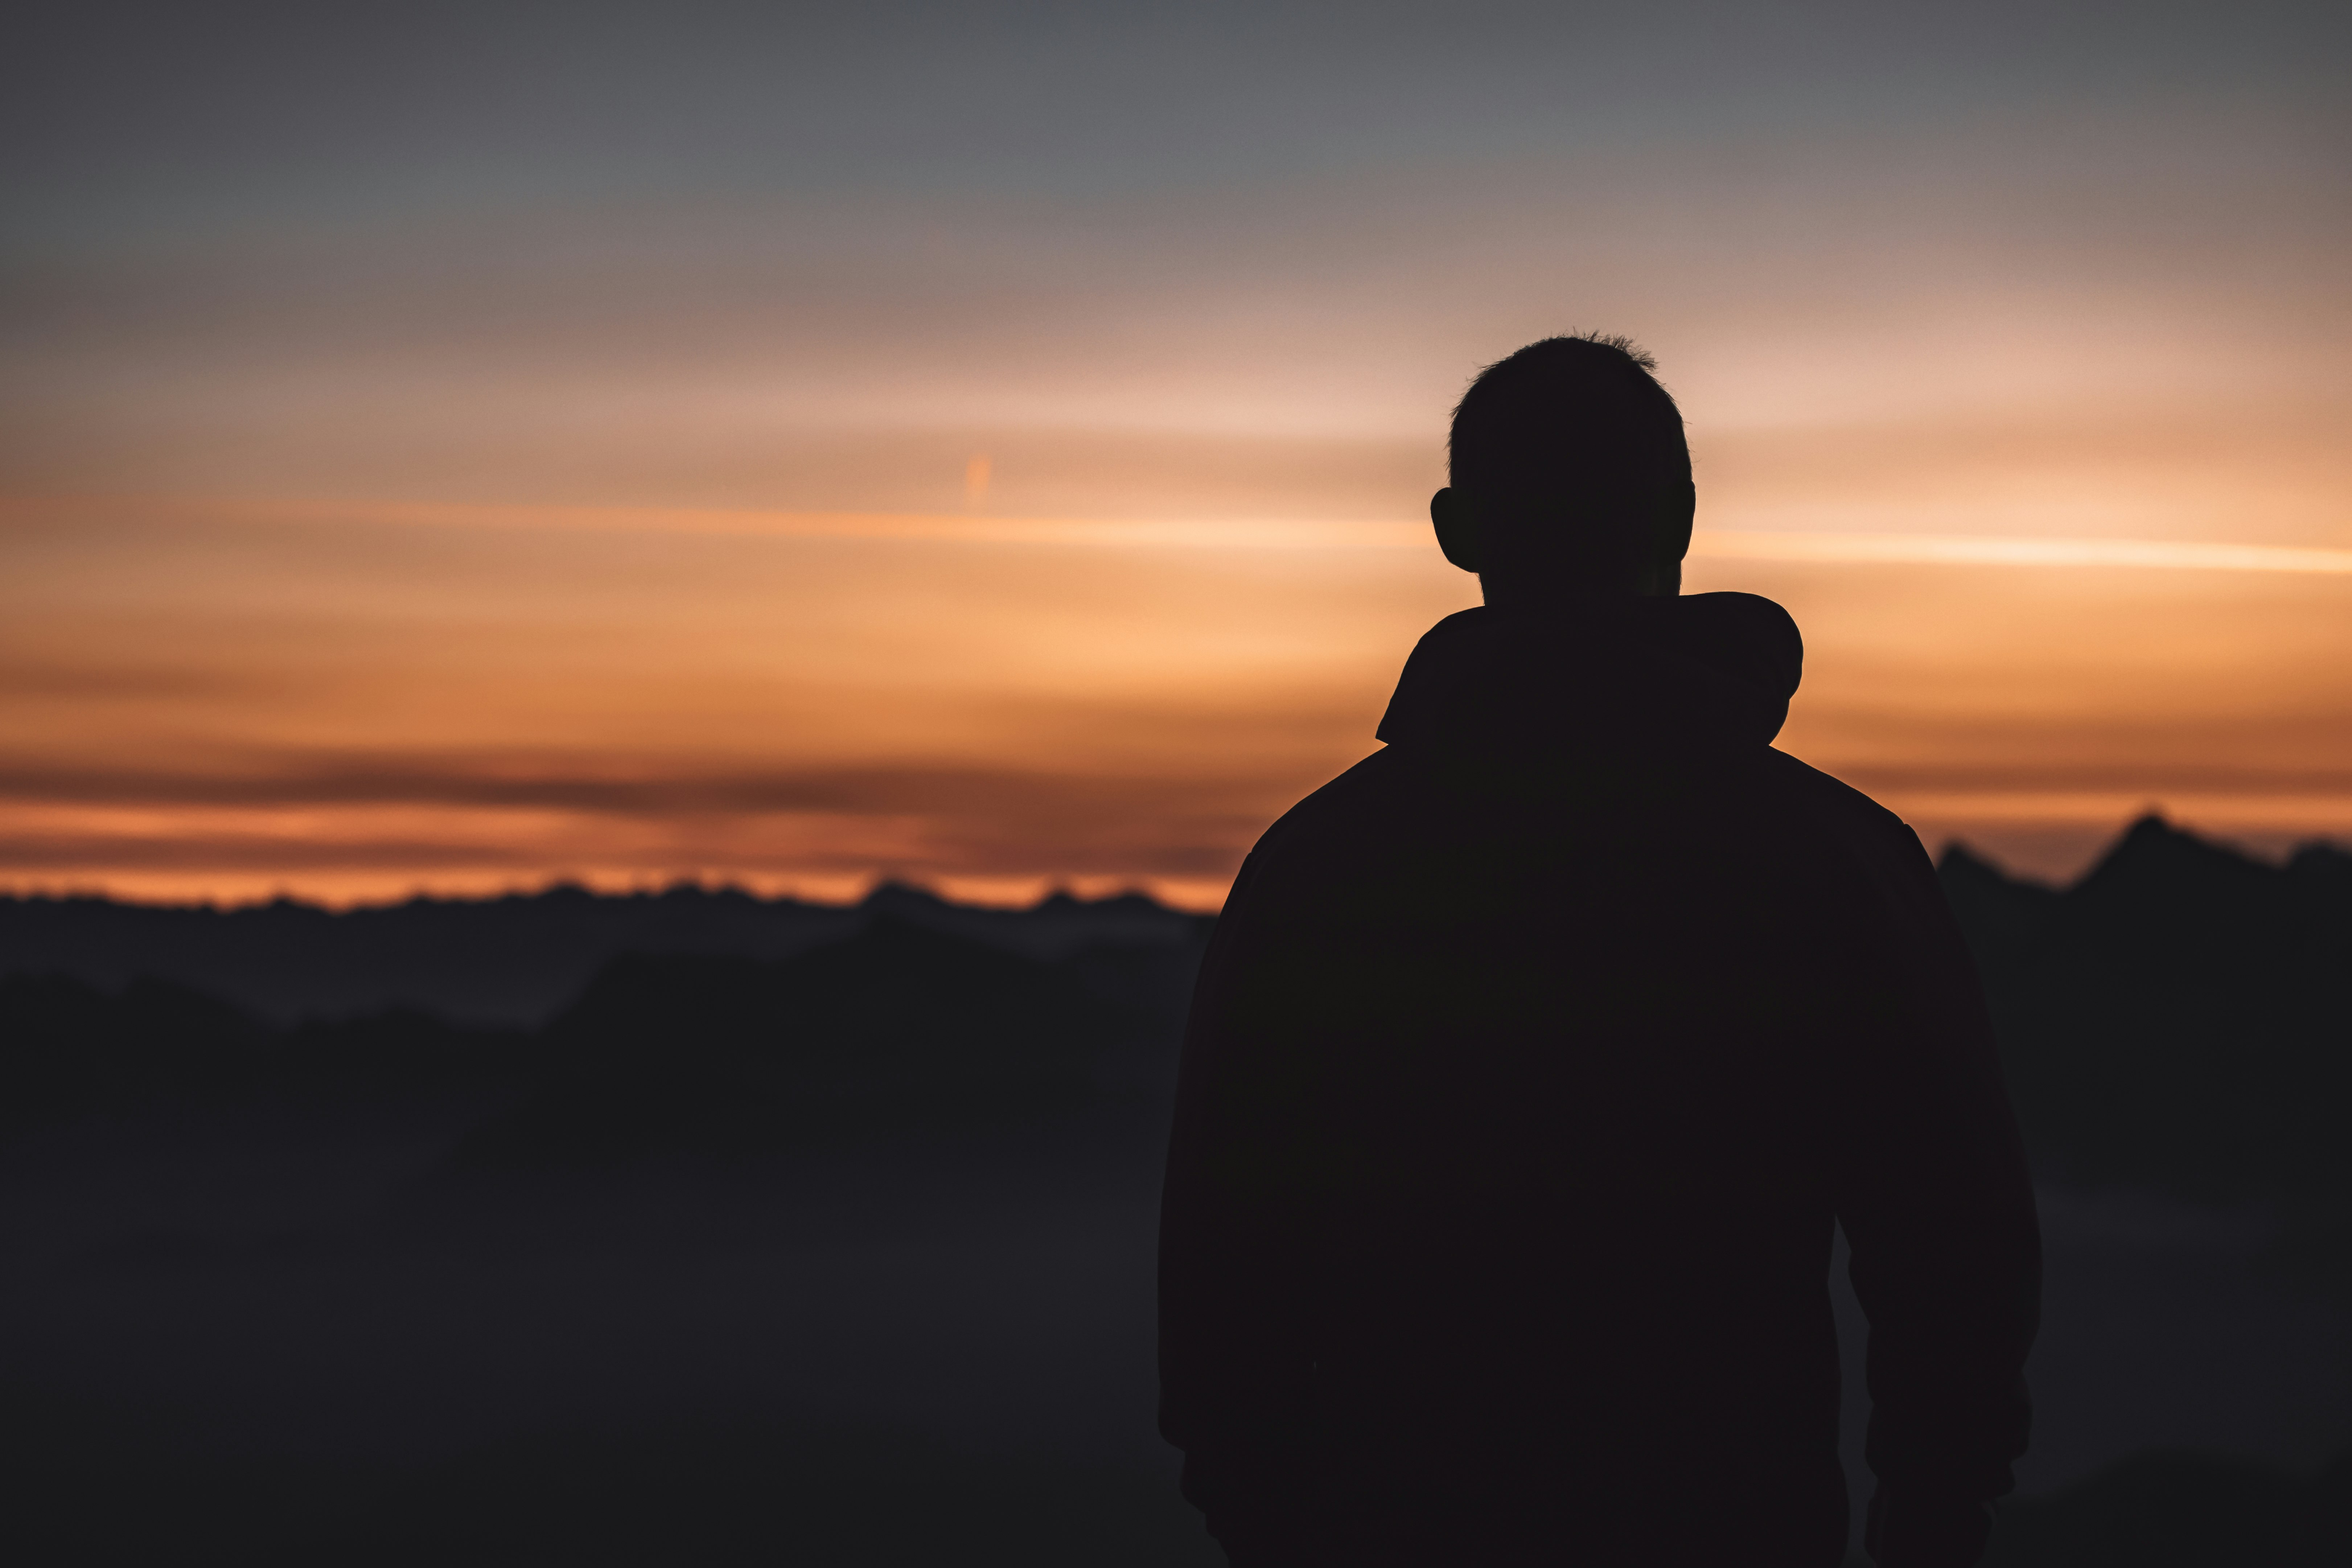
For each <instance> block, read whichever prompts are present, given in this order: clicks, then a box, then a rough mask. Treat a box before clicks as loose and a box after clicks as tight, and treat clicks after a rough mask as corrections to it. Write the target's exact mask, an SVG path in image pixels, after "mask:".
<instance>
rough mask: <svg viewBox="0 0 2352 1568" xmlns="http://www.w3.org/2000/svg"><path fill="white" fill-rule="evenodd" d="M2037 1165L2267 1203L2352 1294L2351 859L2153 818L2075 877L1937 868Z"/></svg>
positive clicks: (1954, 855)
mask: <svg viewBox="0 0 2352 1568" xmlns="http://www.w3.org/2000/svg"><path fill="white" fill-rule="evenodd" d="M1939 869H1940V872H1941V876H1942V880H1943V884H1944V889H1945V892H1946V895H1947V896H1948V899H1949V900H1950V902H1951V905H1952V910H1953V913H1954V915H1955V916H1956V917H1957V918H1958V921H1959V923H1960V927H1961V930H1962V931H1964V932H1965V933H1966V934H1967V937H1968V940H1969V947H1970V948H1971V949H1972V950H1973V952H1975V954H1976V958H1977V963H1978V966H1979V970H1980V971H1981V973H1983V975H1984V980H1985V990H1986V994H1987V996H1988V999H1989V1001H1990V1004H1991V1007H1992V1011H1993V1016H1994V1022H1995V1024H1996V1026H1997V1027H1998V1028H1999V1030H2000V1040H2001V1054H2002V1058H2003V1065H2004V1068H2005V1069H2006V1072H2007V1074H2008V1078H2009V1083H2010V1092H2011V1098H2012V1099H2013V1100H2015V1102H2016V1104H2017V1110H2018V1119H2019V1121H2020V1122H2021V1125H2022V1127H2023V1131H2024V1133H2025V1141H2026V1147H2027V1149H2028V1150H2029V1151H2030V1152H2032V1155H2033V1157H2034V1159H2035V1162H2036V1163H2037V1165H2038V1166H2040V1167H2041V1168H2042V1173H2044V1174H2045V1175H2048V1176H2053V1177H2056V1178H2059V1179H2062V1180H2069V1181H2074V1182H2078V1183H2086V1184H2118V1185H2131V1186H2143V1187H2152V1188H2156V1189H2158V1190H2162V1191H2166V1192H2169V1193H2171V1194H2174V1195H2175V1196H2178V1197H2182V1198H2187V1199H2190V1200H2194V1201H2200V1202H2206V1203H2220V1204H2243V1203H2263V1204H2269V1205H2274V1206H2275V1207H2277V1208H2278V1209H2279V1210H2280V1211H2281V1212H2282V1215H2283V1217H2284V1219H2285V1220H2286V1221H2287V1222H2288V1225H2289V1228H2290V1236H2289V1239H2288V1242H2287V1247H2288V1249H2289V1250H2290V1251H2291V1252H2293V1253H2295V1254H2296V1255H2297V1256H2298V1259H2299V1261H2301V1262H2302V1263H2305V1264H2307V1265H2309V1266H2311V1267H2312V1268H2315V1269H2317V1270H2318V1271H2319V1272H2320V1273H2322V1274H2324V1275H2326V1276H2327V1277H2328V1278H2330V1279H2335V1280H2336V1281H2337V1283H2338V1284H2339V1285H2344V1286H2346V1287H2347V1288H2352V855H2347V854H2346V853H2345V852H2344V851H2342V850H2340V849H2337V848H2334V847H2329V846H2326V845H2311V846H2308V847H2305V848H2304V849H2302V850H2301V851H2299V852H2298V853H2297V854H2296V855H2295V856H2294V858H2293V859H2291V860H2290V861H2288V862H2287V863H2286V864H2285V865H2284V866H2271V865H2265V864H2263V862H2261V861H2258V860H2253V859H2251V858H2247V857H2245V856H2243V855H2241V854H2238V853H2236V852H2235V851H2233V850H2231V849H2229V848H2227V847H2224V846H2221V845H2218V844H2214V843H2211V842H2210V841H2208V840H2206V839H2202V838H2200V837H2196V836H2195V835H2193V834H2189V833H2185V832H2182V831H2180V830H2179V829H2178V828H2176V827H2173V826H2170V825H2169V824H2168V823H2166V822H2165V821H2164V820H2163V819H2162V818H2160V817H2157V816H2147V817H2144V818H2142V819H2141V820H2140V821H2138V822H2137V823H2135V824H2133V825H2132V826H2131V828H2130V829H2129V830H2128V831H2127V832H2126V833H2125V834H2124V836H2123V837H2122V838H2120V839H2119V840H2117V842H2116V845H2115V847H2113V848H2112V849H2110V850H2109V851H2108V852H2107V854H2106V855H2105V857H2103V858H2101V859H2100V860H2099V862H2098V863H2097V864H2096V865H2095V866H2094V867H2092V868H2091V869H2090V870H2089V871H2088V872H2086V873H2085V874H2084V876H2083V877H2082V878H2081V879H2079V880H2078V881H2076V882H2075V883H2074V885H2073V886H2071V887H2068V888H2065V889H2053V888H2049V887H2044V886H2042V885H2039V884H2036V883H2032V882H2026V881H2021V880H2018V879H2013V878H2011V877H2009V876H2006V875H2004V874H2003V873H2002V872H2001V871H2000V870H1999V869H1998V868H1995V867H1993V866H1992V865H1990V863H1988V862H1986V861H1985V860H1983V859H1981V858H1978V857H1977V856H1975V855H1973V854H1971V853H1970V852H1969V850H1967V849H1966V848H1965V847H1959V846H1954V847H1951V848H1949V849H1948V850H1947V851H1946V852H1945V855H1944V858H1943V861H1942V864H1941V867H1940V868H1939Z"/></svg>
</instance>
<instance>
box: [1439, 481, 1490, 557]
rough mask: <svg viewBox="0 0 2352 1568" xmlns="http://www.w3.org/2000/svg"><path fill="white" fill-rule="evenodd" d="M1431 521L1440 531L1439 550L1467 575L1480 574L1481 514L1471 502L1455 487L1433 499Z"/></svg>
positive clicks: (1443, 490)
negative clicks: (1478, 571) (1479, 541)
mask: <svg viewBox="0 0 2352 1568" xmlns="http://www.w3.org/2000/svg"><path fill="white" fill-rule="evenodd" d="M1429 521H1430V523H1431V525H1432V526H1433V527H1434V528H1435V529H1436V530H1437V548H1438V549H1440V550H1443V551H1444V552H1445V559H1447V560H1448V561H1451V562H1452V563H1454V564H1455V565H1456V566H1459V567H1461V568H1462V570H1464V571H1465V572H1475V571H1477V570H1478V514H1477V512H1476V511H1475V510H1473V508H1472V507H1471V505H1470V498H1469V497H1467V496H1465V495H1464V494H1463V493H1462V492H1461V491H1460V490H1457V489H1454V488H1452V487H1451V486H1448V487H1447V488H1446V489H1442V490H1440V491H1438V492H1437V493H1436V494H1435V495H1433V496H1432V497H1430V498H1429Z"/></svg>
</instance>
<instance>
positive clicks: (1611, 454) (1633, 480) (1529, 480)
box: [1446, 332, 1691, 555]
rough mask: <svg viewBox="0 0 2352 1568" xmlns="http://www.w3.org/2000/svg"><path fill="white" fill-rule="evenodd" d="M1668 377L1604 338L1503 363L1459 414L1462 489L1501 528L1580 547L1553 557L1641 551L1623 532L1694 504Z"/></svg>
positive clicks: (1552, 544) (1455, 454)
mask: <svg viewBox="0 0 2352 1568" xmlns="http://www.w3.org/2000/svg"><path fill="white" fill-rule="evenodd" d="M1657 368H1658V362H1657V361H1656V360H1654V359H1653V358H1651V357H1650V356H1649V355H1648V354H1647V353H1643V351H1642V349H1641V348H1640V347H1639V346H1638V345H1637V344H1635V343H1634V342H1633V340H1632V339H1630V338H1625V337H1621V336H1617V335H1615V334H1603V333H1600V332H1586V333H1580V334H1578V335H1575V336H1572V337H1561V338H1545V339H1544V340H1542V341H1541V342H1532V343H1529V344H1528V346H1527V347H1525V348H1523V349H1521V350H1519V352H1518V353H1515V354H1512V355H1510V356H1509V357H1508V358H1507V359H1500V360H1496V362H1495V363H1493V364H1490V365H1488V366H1487V367H1486V369H1485V370H1482V371H1480V372H1479V373H1478V376H1477V379H1476V380H1475V381H1473V382H1472V383H1471V384H1470V390H1469V391H1468V392H1466V393H1465V394H1463V396H1462V401H1461V402H1460V403H1459V404H1457V405H1455V406H1454V428H1453V432H1452V435H1451V436H1450V437H1449V438H1448V440H1447V442H1446V458H1447V461H1446V468H1447V473H1448V476H1449V479H1450V480H1451V482H1452V483H1453V484H1454V487H1455V488H1457V489H1460V490H1462V491H1463V492H1464V493H1465V495H1468V496H1472V497H1475V498H1476V499H1477V500H1480V501H1482V502H1485V503H1487V505H1488V506H1489V507H1491V508H1492V510H1491V511H1490V512H1489V513H1488V515H1490V516H1492V517H1493V518H1494V519H1495V521H1496V522H1497V523H1499V524H1501V525H1502V526H1505V527H1511V526H1513V525H1514V524H1515V523H1522V522H1525V521H1540V522H1541V523H1542V524H1543V525H1544V526H1545V528H1546V530H1547V531H1549V529H1550V528H1551V527H1553V526H1558V527H1559V528H1560V529H1562V530H1563V531H1565V532H1566V534H1567V535H1569V536H1568V537H1557V538H1551V539H1548V540H1546V541H1545V542H1544V543H1543V546H1542V547H1541V548H1542V552H1543V553H1545V554H1548V555H1551V554H1559V553H1573V554H1590V555H1618V554H1621V553H1622V552H1624V551H1626V550H1629V549H1638V548H1639V547H1640V545H1641V541H1639V540H1637V539H1633V538H1630V537H1627V536H1625V535H1624V534H1623V533H1622V531H1621V530H1622V529H1623V528H1625V527H1627V526H1630V525H1633V524H1634V523H1635V522H1636V521H1637V520H1646V519H1648V518H1650V517H1653V516H1654V515H1656V513H1657V511H1658V510H1660V509H1661V508H1671V507H1674V506H1678V505H1680V504H1681V503H1682V502H1683V501H1684V500H1685V498H1686V497H1687V496H1688V495H1689V493H1690V479H1691V468H1690V447H1689V444H1688V443H1687V442H1686V441H1685V439H1684V437H1683V416H1682V410H1680V409H1679V408H1677V407H1675V400H1674V398H1673V397H1672V396H1671V395H1669V394H1668V393H1667V391H1666V389H1665V388H1664V387H1663V386H1661V385H1659V384H1658V378H1657V377H1656V375H1655V374H1653V373H1654V372H1655V371H1656V370H1657ZM1528 543H1529V544H1535V543H1536V542H1535V541H1533V540H1529V541H1528Z"/></svg>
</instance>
